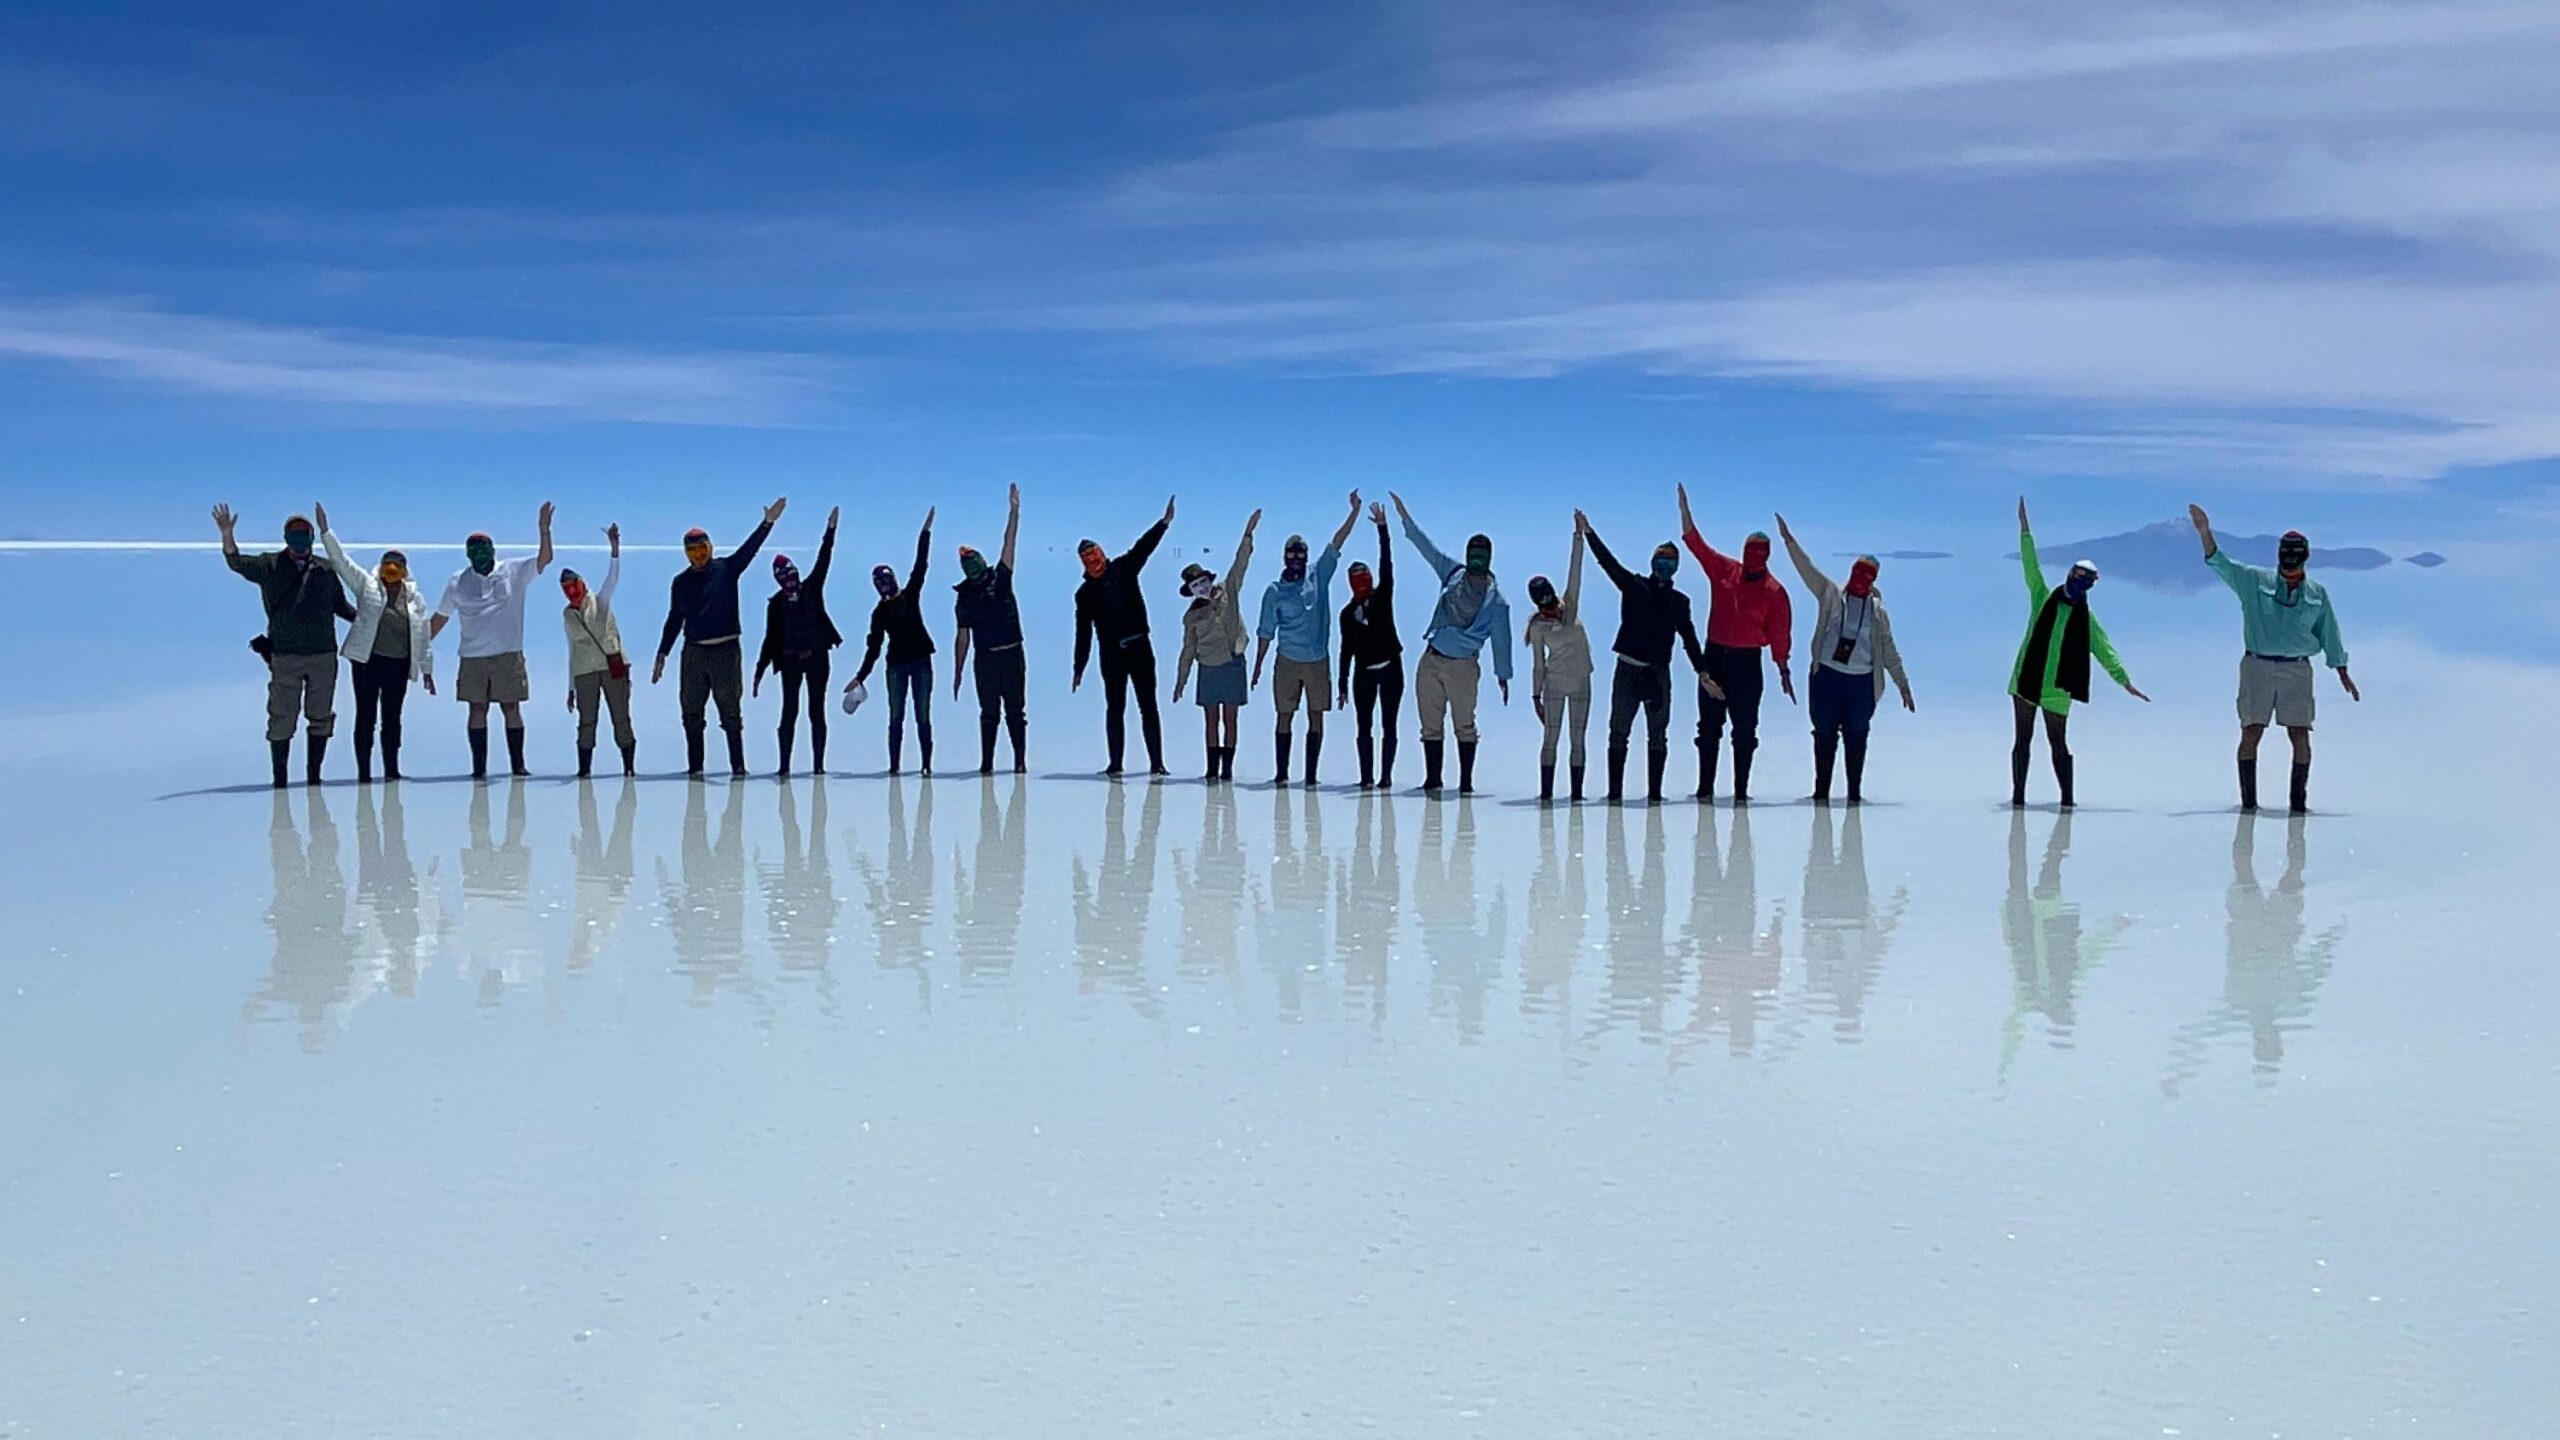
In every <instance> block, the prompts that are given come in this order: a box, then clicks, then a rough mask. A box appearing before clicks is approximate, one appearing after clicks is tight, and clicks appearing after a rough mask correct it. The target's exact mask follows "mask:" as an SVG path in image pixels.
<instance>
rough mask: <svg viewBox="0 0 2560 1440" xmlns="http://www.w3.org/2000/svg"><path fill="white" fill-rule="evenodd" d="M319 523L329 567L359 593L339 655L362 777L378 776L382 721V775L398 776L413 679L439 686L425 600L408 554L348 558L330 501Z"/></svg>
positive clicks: (316, 513) (316, 509)
mask: <svg viewBox="0 0 2560 1440" xmlns="http://www.w3.org/2000/svg"><path fill="white" fill-rule="evenodd" d="M311 514H312V518H313V519H315V520H317V521H318V522H319V525H320V547H321V548H322V549H323V550H325V551H327V552H328V555H329V568H331V569H332V570H335V571H337V572H338V582H339V583H340V584H342V585H344V586H345V587H346V588H347V590H348V591H349V592H350V593H352V594H353V595H354V596H355V597H356V618H355V621H354V623H352V624H350V625H348V626H347V643H346V645H345V646H344V647H343V648H341V649H340V650H339V652H338V653H339V654H340V655H341V656H343V657H344V658H345V659H346V661H347V678H348V679H349V680H351V681H352V682H354V686H355V694H356V783H357V784H359V785H369V784H371V783H372V782H373V740H374V728H375V724H376V722H377V721H379V723H380V726H381V735H382V778H383V779H385V780H397V779H399V778H400V712H401V710H402V709H403V708H404V707H405V706H406V705H407V703H408V700H409V682H410V681H412V680H418V681H422V682H424V683H425V685H426V687H427V693H428V694H430V695H433V694H434V693H436V666H435V655H434V651H433V647H431V646H430V645H429V644H428V643H427V633H428V629H429V626H428V623H427V600H426V597H425V596H423V595H421V594H419V593H418V587H417V586H416V585H414V584H412V583H411V582H410V580H409V557H408V556H406V555H404V554H402V553H401V552H399V551H397V550H385V551H383V552H382V555H381V558H380V559H378V560H376V561H375V562H374V566H373V568H372V569H370V570H367V569H365V568H364V567H363V566H361V565H358V564H356V563H355V562H354V561H353V560H350V559H348V558H347V551H346V547H345V546H343V545H340V544H339V543H338V535H337V532H336V531H335V530H332V529H331V528H330V526H329V511H328V507H326V506H323V505H317V504H315V505H313V506H312V507H311Z"/></svg>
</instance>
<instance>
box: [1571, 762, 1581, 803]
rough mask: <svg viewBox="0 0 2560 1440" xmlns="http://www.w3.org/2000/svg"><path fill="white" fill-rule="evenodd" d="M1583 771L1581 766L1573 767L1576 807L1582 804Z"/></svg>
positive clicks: (1574, 801)
mask: <svg viewBox="0 0 2560 1440" xmlns="http://www.w3.org/2000/svg"><path fill="white" fill-rule="evenodd" d="M1582 769H1583V767H1581V766H1579V765H1576V766H1574V767H1573V803H1574V804H1576V805H1579V804H1581V803H1582Z"/></svg>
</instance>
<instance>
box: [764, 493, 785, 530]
mask: <svg viewBox="0 0 2560 1440" xmlns="http://www.w3.org/2000/svg"><path fill="white" fill-rule="evenodd" d="M790 503H791V499H790V497H789V496H784V497H783V498H781V499H779V500H776V501H774V502H773V503H772V504H770V505H767V506H766V507H764V523H766V524H767V525H773V524H778V523H780V522H781V520H782V511H783V509H784V507H786V506H788V505H789V504H790Z"/></svg>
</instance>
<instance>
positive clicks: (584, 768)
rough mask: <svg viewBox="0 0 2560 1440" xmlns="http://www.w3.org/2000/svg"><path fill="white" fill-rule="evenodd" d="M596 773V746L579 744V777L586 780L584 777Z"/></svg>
mask: <svg viewBox="0 0 2560 1440" xmlns="http://www.w3.org/2000/svg"><path fill="white" fill-rule="evenodd" d="M595 773H596V747H594V746H593V745H581V746H579V747H578V778H579V779H581V780H584V779H586V778H588V777H589V776H591V775H593V774H595Z"/></svg>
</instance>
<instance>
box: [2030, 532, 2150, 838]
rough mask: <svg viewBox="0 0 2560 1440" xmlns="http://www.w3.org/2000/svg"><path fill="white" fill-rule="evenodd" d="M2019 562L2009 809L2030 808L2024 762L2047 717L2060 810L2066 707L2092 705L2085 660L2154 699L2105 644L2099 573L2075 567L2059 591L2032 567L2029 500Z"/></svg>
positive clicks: (2067, 779) (2065, 787) (2066, 759)
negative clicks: (2023, 595) (2020, 624)
mask: <svg viewBox="0 0 2560 1440" xmlns="http://www.w3.org/2000/svg"><path fill="white" fill-rule="evenodd" d="M2018 559H2019V561H2020V562H2021V563H2022V564H2023V565H2024V566H2025V567H2026V572H2027V615H2028V625H2027V633H2026V638H2024V639H2022V640H2020V641H2019V642H2018V658H2017V660H2016V662H2015V663H2014V664H2012V665H2011V666H2010V667H2009V702H2010V704H2011V705H2012V706H2014V707H2015V708H2016V710H2017V719H2018V729H2017V735H2016V738H2014V739H2013V740H2011V741H2010V744H2009V803H2010V804H2011V805H2012V806H2023V805H2025V804H2026V803H2027V763H2028V761H2029V759H2030V758H2031V757H2032V756H2033V754H2034V751H2035V740H2036V716H2037V714H2038V713H2042V714H2043V716H2044V743H2045V749H2046V751H2047V752H2048V753H2050V754H2051V755H2052V757H2053V779H2054V783H2055V784H2057V785H2059V786H2061V787H2062V808H2063V809H2065V810H2068V809H2070V808H2071V779H2072V762H2071V740H2070V726H2071V702H2072V701H2074V700H2077V701H2080V702H2081V703H2082V704H2086V703H2088V700H2089V662H2090V660H2091V659H2093V658H2094V659H2095V660H2096V661H2097V662H2098V664H2100V665H2101V666H2103V667H2105V669H2106V672H2107V677H2108V678H2109V679H2111V680H2113V681H2115V682H2116V683H2117V684H2119V685H2121V686H2123V687H2124V690H2125V693H2126V694H2128V695H2130V696H2132V697H2133V698H2134V699H2136V700H2149V699H2150V698H2151V697H2150V696H2148V695H2145V694H2143V693H2142V692H2141V691H2140V690H2138V689H2136V688H2134V683H2133V680H2132V678H2131V677H2129V676H2127V675H2126V674H2125V673H2124V662H2123V661H2121V660H2118V659H2117V658H2116V647H2115V646H2113V645H2111V644H2109V643H2108V641H2107V631H2106V627H2105V626H2103V625H2100V624H2099V623H2098V617H2097V616H2095V615H2092V614H2090V613H2089V591H2090V590H2091V588H2093V587H2094V586H2096V585H2097V583H2098V567H2097V566H2096V565H2094V564H2092V563H2091V562H2089V561H2087V560H2081V561H2077V562H2075V563H2074V564H2073V565H2072V567H2071V573H2070V574H2068V575H2066V576H2064V577H2063V581H2062V588H2061V589H2059V590H2057V589H2055V588H2054V587H2052V586H2050V585H2047V584H2046V583H2044V567H2043V566H2041V565H2039V564H2037V563H2036V537H2035V533H2034V532H2033V531H2032V530H2030V529H2029V528H2028V526H2027V501H2026V497H2025V496H2023V495H2022V496H2020V497H2018Z"/></svg>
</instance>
